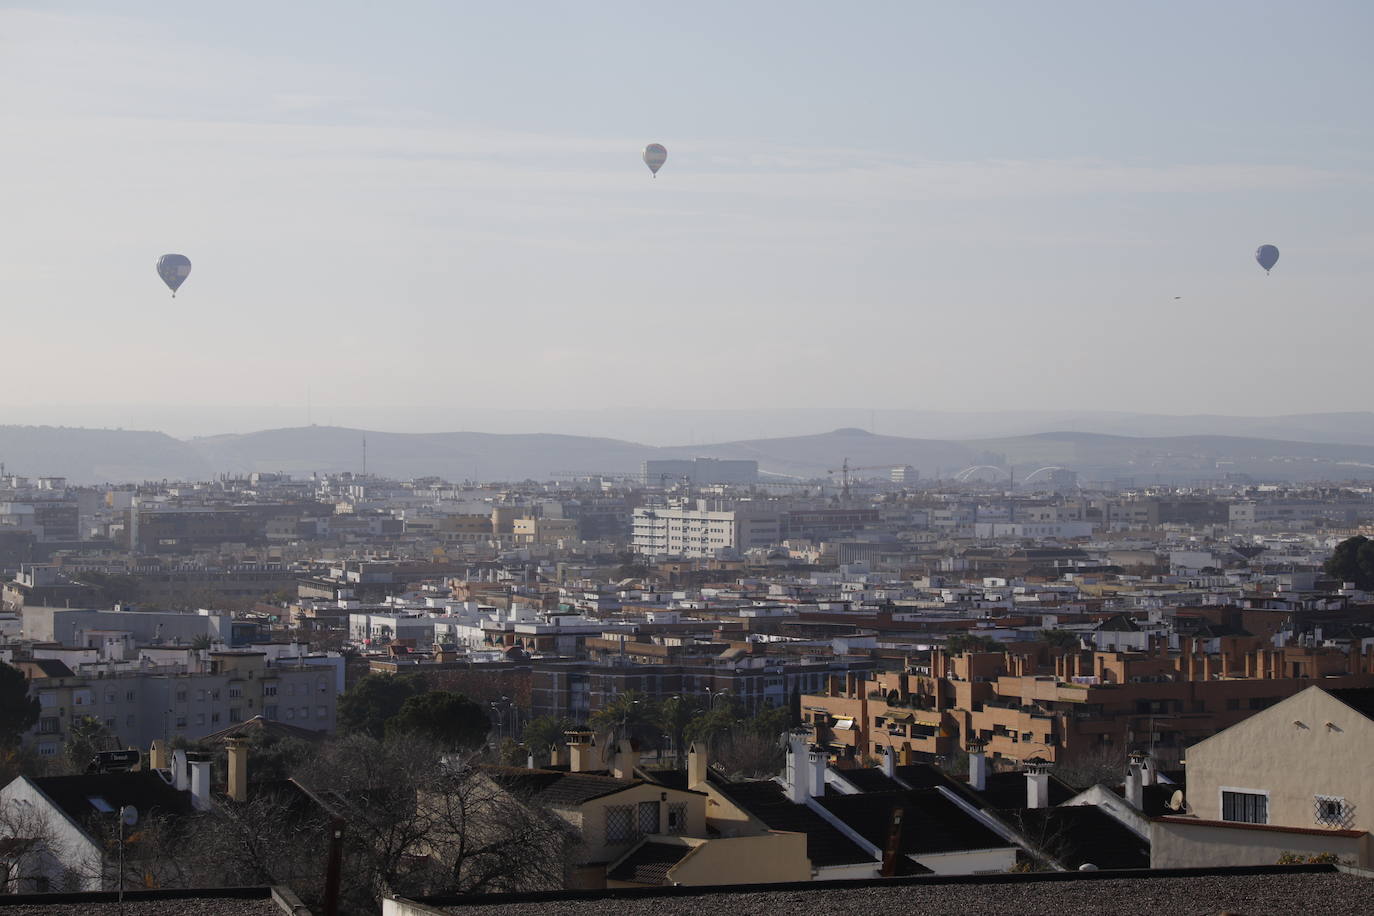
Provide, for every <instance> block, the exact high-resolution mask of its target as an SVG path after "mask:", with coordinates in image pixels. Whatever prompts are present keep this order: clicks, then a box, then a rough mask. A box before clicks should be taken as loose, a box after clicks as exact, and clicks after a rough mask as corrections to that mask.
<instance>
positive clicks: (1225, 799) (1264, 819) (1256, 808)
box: [1221, 789, 1269, 824]
mask: <svg viewBox="0 0 1374 916" xmlns="http://www.w3.org/2000/svg"><path fill="white" fill-rule="evenodd" d="M1221 819H1222V820H1223V821H1235V822H1237V823H1240V824H1267V823H1269V796H1268V795H1266V794H1263V793H1260V792H1231V791H1227V790H1225V789H1223V790H1222V792H1221Z"/></svg>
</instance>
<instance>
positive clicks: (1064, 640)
mask: <svg viewBox="0 0 1374 916" xmlns="http://www.w3.org/2000/svg"><path fill="white" fill-rule="evenodd" d="M1040 641H1041V642H1043V643H1048V644H1049V645H1051V646H1054V647H1055V648H1058V649H1077V648H1078V647H1079V645H1080V640H1079V637H1078V634H1077V633H1074V632H1072V631H1071V630H1041V631H1040Z"/></svg>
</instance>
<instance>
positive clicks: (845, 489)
mask: <svg viewBox="0 0 1374 916" xmlns="http://www.w3.org/2000/svg"><path fill="white" fill-rule="evenodd" d="M894 466H895V465H891V464H870V465H865V466H862V467H855V466H852V465H850V463H849V459H848V458H846V459H845V460H844V463H843V464H841V465H840V467H839V469H838V470H829V471H826V473H827V474H839V475H840V493H841V495H842V496H843V498H844V499H845V500H846V501H847V500H848V499H849V481H850V477H849V472H850V471H890V470H892V468H893V467H894Z"/></svg>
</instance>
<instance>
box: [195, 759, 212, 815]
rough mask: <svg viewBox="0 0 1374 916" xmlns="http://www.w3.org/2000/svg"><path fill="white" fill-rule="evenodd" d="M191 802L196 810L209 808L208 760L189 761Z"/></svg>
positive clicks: (207, 809)
mask: <svg viewBox="0 0 1374 916" xmlns="http://www.w3.org/2000/svg"><path fill="white" fill-rule="evenodd" d="M191 804H193V805H194V806H195V808H196V810H197V811H209V810H210V761H208V760H193V761H191Z"/></svg>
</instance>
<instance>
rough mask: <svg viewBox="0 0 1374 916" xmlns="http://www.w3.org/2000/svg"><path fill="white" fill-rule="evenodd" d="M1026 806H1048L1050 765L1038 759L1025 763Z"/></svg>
mask: <svg viewBox="0 0 1374 916" xmlns="http://www.w3.org/2000/svg"><path fill="white" fill-rule="evenodd" d="M1025 766H1026V807H1027V808H1048V807H1049V806H1050V765H1049V764H1048V763H1042V762H1039V761H1028V762H1027V763H1026V765H1025Z"/></svg>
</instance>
